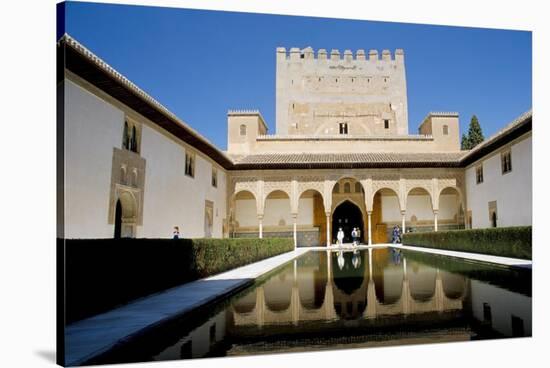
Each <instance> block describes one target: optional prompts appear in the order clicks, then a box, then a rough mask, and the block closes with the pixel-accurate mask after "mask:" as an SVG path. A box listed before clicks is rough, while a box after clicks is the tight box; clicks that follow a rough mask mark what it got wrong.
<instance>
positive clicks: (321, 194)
mask: <svg viewBox="0 0 550 368" xmlns="http://www.w3.org/2000/svg"><path fill="white" fill-rule="evenodd" d="M313 192H315V193H316V194H318V195H319V196H321V199H322V200H323V206H324V205H325V196H324V195H323V193H321V192H320V191H319V190H318V189H314V188H305V189H304V190H302V191H301V192H300V193H299V194H298V200H299V199H300V198H302V196H303V195H304V194H306V195H307V194H312V193H313ZM299 207H300V203H299V202H298V210H299V209H300V208H299Z"/></svg>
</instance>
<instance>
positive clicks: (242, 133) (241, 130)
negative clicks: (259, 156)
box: [240, 124, 246, 136]
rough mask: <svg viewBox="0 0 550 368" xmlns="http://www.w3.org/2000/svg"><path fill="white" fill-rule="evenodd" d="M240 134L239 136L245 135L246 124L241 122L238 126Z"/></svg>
mask: <svg viewBox="0 0 550 368" xmlns="http://www.w3.org/2000/svg"><path fill="white" fill-rule="evenodd" d="M240 134H241V136H245V135H246V125H244V124H241V127H240Z"/></svg>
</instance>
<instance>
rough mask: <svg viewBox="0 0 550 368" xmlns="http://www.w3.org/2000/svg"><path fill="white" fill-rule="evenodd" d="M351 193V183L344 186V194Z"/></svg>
mask: <svg viewBox="0 0 550 368" xmlns="http://www.w3.org/2000/svg"><path fill="white" fill-rule="evenodd" d="M349 192H351V185H350V184H349V183H345V184H344V193H349Z"/></svg>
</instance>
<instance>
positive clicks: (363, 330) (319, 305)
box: [154, 248, 531, 360]
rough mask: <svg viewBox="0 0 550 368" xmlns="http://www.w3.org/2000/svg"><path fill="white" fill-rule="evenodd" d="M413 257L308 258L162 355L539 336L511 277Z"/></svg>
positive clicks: (372, 253) (335, 254) (376, 253)
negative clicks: (506, 281)
mask: <svg viewBox="0 0 550 368" xmlns="http://www.w3.org/2000/svg"><path fill="white" fill-rule="evenodd" d="M415 253H416V252H415ZM411 257H412V254H411V255H410V257H409V256H407V257H404V256H403V254H401V253H400V252H399V251H397V250H394V249H388V248H386V249H375V250H373V249H369V250H368V251H354V252H353V251H349V252H342V251H332V252H331V251H323V252H309V253H307V254H306V255H304V256H302V257H300V258H299V259H297V260H295V261H293V262H292V263H290V264H288V265H287V266H285V267H284V268H282V269H281V270H280V271H279V272H277V273H276V274H274V275H273V276H271V277H270V278H269V279H267V280H266V281H265V282H264V283H262V284H260V285H259V286H256V287H254V288H251V289H250V290H249V291H245V292H244V293H243V294H241V295H240V296H237V297H235V298H234V299H233V300H232V301H231V303H230V304H229V305H228V306H227V307H226V308H225V309H224V310H222V311H220V312H218V313H216V314H215V315H214V316H213V317H211V318H210V319H209V320H208V321H206V322H205V323H204V324H203V325H202V326H200V327H198V328H195V329H194V330H192V331H191V332H190V333H188V334H187V335H186V336H184V337H183V338H180V339H179V341H178V342H177V343H175V344H173V345H172V346H170V347H168V348H165V349H164V350H163V351H162V352H161V353H160V354H158V355H156V356H155V357H154V359H155V360H164V359H179V358H191V357H194V358H195V357H201V356H213V355H241V354H252V353H258V352H272V351H304V350H312V349H323V348H335V347H345V346H349V345H350V344H353V346H378V345H395V344H406V343H431V342H442V341H462V340H472V339H483V338H501V337H512V336H530V335H531V297H530V294H527V295H525V293H522V292H521V291H520V292H518V290H514V287H512V288H511V290H508V289H507V288H506V285H501V284H502V277H500V276H499V275H498V273H499V272H501V273H502V272H507V271H503V270H494V269H493V268H490V267H488V266H484V267H485V269H482V270H481V271H480V272H478V271H479V269H478V268H476V267H481V266H479V265H474V266H472V265H469V266H468V265H467V266H464V264H465V262H461V261H457V260H455V259H446V260H445V265H447V264H448V263H449V262H450V264H451V266H452V267H451V268H453V267H454V268H455V269H457V270H460V269H461V270H470V269H472V270H473V271H472V272H470V273H468V272H462V273H460V272H449V271H448V270H444V269H442V268H438V267H432V266H430V265H428V264H426V263H422V262H419V261H416V260H414V259H413V258H414V257H413V258H411ZM457 265H458V266H457ZM468 267H469V268H468ZM447 268H449V267H447ZM494 272H496V273H497V274H493V273H494ZM471 275H484V276H483V277H484V279H482V280H476V279H472V278H471ZM491 275H493V276H491ZM468 276H470V277H468ZM492 277H493V278H495V280H497V279H498V280H500V281H501V284H499V283H498V282H497V283H496V284H495V282H493V281H492V280H491V278H492ZM513 277H514V278H516V279H517V276H513ZM529 277H530V275H529Z"/></svg>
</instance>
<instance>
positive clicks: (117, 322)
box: [65, 248, 326, 366]
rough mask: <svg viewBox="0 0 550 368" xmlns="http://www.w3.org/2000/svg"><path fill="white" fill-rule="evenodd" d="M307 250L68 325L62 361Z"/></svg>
mask: <svg viewBox="0 0 550 368" xmlns="http://www.w3.org/2000/svg"><path fill="white" fill-rule="evenodd" d="M325 249H326V248H325ZM309 250H311V248H298V249H296V250H294V251H292V252H288V253H285V254H281V255H278V256H275V257H271V258H268V259H264V260H262V261H259V262H256V263H252V264H249V265H246V266H243V267H239V268H236V269H233V270H230V271H227V272H223V273H220V274H218V275H214V276H211V277H207V278H204V279H201V280H197V281H193V282H190V283H187V284H183V285H181V286H176V287H174V288H171V289H168V290H165V291H162V292H159V293H156V294H153V295H150V296H147V297H144V298H141V299H138V300H136V301H134V302H131V303H130V304H127V305H125V306H122V307H119V308H116V309H113V310H110V311H108V312H106V313H102V314H99V315H97V316H94V317H90V318H87V319H84V320H82V321H78V322H75V323H73V324H70V325H68V326H66V327H65V363H66V365H67V366H75V365H79V364H82V363H83V362H85V361H87V360H89V359H90V358H92V357H94V356H97V355H98V354H101V353H103V352H105V351H107V350H109V349H110V348H112V347H113V346H115V345H116V344H117V343H118V342H120V341H123V340H125V339H127V338H128V337H130V336H132V335H134V334H136V333H138V332H140V331H143V330H144V329H147V328H150V327H152V326H155V325H158V324H160V323H162V322H163V321H165V320H168V319H170V318H172V317H175V316H178V315H182V314H184V313H186V312H188V311H191V310H192V309H194V308H197V307H199V306H201V305H204V304H206V303H208V302H210V301H212V300H214V299H216V298H218V297H220V296H222V295H225V294H227V293H230V292H231V291H232V290H235V289H236V288H239V287H241V286H243V285H245V284H246V283H249V282H251V281H253V280H254V279H256V278H258V277H260V276H261V275H263V274H265V273H267V272H269V271H271V270H273V269H274V268H277V267H279V266H281V265H283V264H285V263H287V262H288V261H291V260H292V259H294V258H296V257H299V256H301V255H302V254H304V253H306V252H308V251H309Z"/></svg>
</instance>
